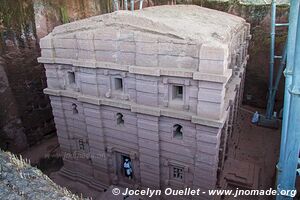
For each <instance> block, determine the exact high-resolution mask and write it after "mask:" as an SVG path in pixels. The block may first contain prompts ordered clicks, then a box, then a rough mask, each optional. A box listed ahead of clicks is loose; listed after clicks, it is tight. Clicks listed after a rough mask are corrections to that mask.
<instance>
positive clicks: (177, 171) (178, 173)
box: [172, 167, 183, 180]
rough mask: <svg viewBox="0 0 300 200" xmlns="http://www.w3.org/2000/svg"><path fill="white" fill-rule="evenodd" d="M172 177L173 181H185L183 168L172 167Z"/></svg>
mask: <svg viewBox="0 0 300 200" xmlns="http://www.w3.org/2000/svg"><path fill="white" fill-rule="evenodd" d="M172 168H173V169H172V177H173V179H177V180H183V168H181V167H172Z"/></svg>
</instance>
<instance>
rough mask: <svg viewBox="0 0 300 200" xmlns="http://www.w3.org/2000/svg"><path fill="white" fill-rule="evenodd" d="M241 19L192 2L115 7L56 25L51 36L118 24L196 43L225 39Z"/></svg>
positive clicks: (223, 40) (236, 27)
mask: <svg viewBox="0 0 300 200" xmlns="http://www.w3.org/2000/svg"><path fill="white" fill-rule="evenodd" d="M245 23H246V22H245V20H244V19H242V18H240V17H237V16H234V15H231V14H228V13H225V12H220V11H217V10H212V9H207V8H203V7H200V6H195V5H176V6H175V5H172V6H171V5H166V6H156V7H149V8H145V9H143V10H138V11H135V12H131V11H123V10H122V11H117V12H113V13H109V14H105V15H100V16H96V17H91V18H88V19H84V20H79V21H76V22H72V23H69V24H65V25H62V26H58V27H56V28H55V29H54V31H53V32H52V36H54V37H55V36H59V35H65V34H69V33H73V32H80V31H86V30H98V29H103V27H104V26H106V27H121V28H124V29H134V30H140V31H146V32H151V33H154V34H161V35H165V36H169V37H174V38H178V39H183V40H189V41H194V42H197V43H219V44H224V43H228V42H229V41H230V39H231V37H232V33H233V32H236V31H237V30H239V29H240V28H242V27H243V26H244V25H245Z"/></svg>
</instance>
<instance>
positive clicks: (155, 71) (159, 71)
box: [38, 57, 232, 83]
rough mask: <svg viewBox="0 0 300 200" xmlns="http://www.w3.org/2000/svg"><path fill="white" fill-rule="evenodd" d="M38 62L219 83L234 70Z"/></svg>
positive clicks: (100, 63) (40, 60)
mask: <svg viewBox="0 0 300 200" xmlns="http://www.w3.org/2000/svg"><path fill="white" fill-rule="evenodd" d="M38 62H40V63H44V64H65V65H72V66H73V67H84V68H95V69H97V68H98V69H110V70H119V71H126V72H129V73H132V74H142V75H148V76H157V77H159V76H170V77H184V78H192V79H193V80H202V81H210V82H218V83H226V82H227V81H228V80H229V78H230V77H231V74H232V70H231V69H227V71H226V73H224V75H218V74H206V73H201V72H197V71H192V70H184V69H171V68H158V67H141V66H130V65H122V64H116V63H111V62H99V61H92V60H76V59H64V58H45V57H39V58H38Z"/></svg>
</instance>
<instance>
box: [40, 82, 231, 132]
mask: <svg viewBox="0 0 300 200" xmlns="http://www.w3.org/2000/svg"><path fill="white" fill-rule="evenodd" d="M44 93H45V94H48V95H51V96H60V97H69V98H73V99H76V100H77V101H79V102H84V103H89V104H93V105H106V106H112V107H117V108H122V109H128V110H130V111H131V112H135V113H141V114H146V115H154V116H166V117H173V118H177V119H183V120H189V121H191V122H192V123H195V124H200V125H204V126H210V127H216V128H222V126H223V124H224V122H225V119H226V116H227V112H224V114H223V116H222V118H221V119H220V120H214V119H207V118H202V117H199V116H197V115H193V114H192V113H188V112H183V111H177V110H173V109H168V108H153V107H151V106H144V105H139V104H136V103H133V102H129V101H120V100H118V99H105V98H97V97H93V96H86V95H82V94H81V93H79V92H72V91H67V90H53V89H49V88H46V89H44Z"/></svg>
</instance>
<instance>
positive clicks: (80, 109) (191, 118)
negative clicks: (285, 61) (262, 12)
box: [39, 6, 249, 189]
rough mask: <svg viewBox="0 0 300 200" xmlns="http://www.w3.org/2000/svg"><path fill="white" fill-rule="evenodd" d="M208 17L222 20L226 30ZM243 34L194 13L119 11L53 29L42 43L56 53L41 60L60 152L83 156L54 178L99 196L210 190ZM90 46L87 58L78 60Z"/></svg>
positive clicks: (237, 85)
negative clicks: (128, 169) (111, 189)
mask: <svg viewBox="0 0 300 200" xmlns="http://www.w3.org/2000/svg"><path fill="white" fill-rule="evenodd" d="M158 11H159V12H158ZM200 11H201V12H200ZM174 12H175V13H176V12H177V13H180V14H181V15H178V17H177V18H174V16H172V15H173V13H174ZM159 13H164V16H161V17H160V18H157V17H158V16H159ZM199 13H201V14H199ZM207 14H214V15H217V16H221V17H223V18H224V19H226V20H227V24H228V26H226V29H225V30H226V31H224V27H223V24H222V22H219V21H218V20H217V19H216V18H214V17H210V18H208V16H209V15H207ZM157 15H158V16H157ZM171 16H172V17H173V18H172V20H174V21H172V20H171V21H170V17H171ZM180 16H185V17H182V18H181V17H180ZM201 17H203V18H205V17H206V20H204V21H203V19H199V18H201ZM183 19H184V20H186V21H184V20H183ZM218 19H219V18H218ZM224 19H222V20H224ZM101 20H102V21H101ZM176 20H177V21H176ZM222 20H221V21H222ZM207 21H209V24H208V23H207ZM179 22H181V23H182V27H181V26H178V24H177V23H179ZM121 23H123V24H126V25H127V26H126V28H123V29H122V30H121V29H120V27H123V25H121ZM196 23H200V24H197V25H196V27H193V28H191V27H189V26H188V25H190V26H192V25H193V24H196ZM147 24H151V25H152V26H151V27H150V26H149V27H147V26H146V25H147ZM204 25H206V26H207V29H203V28H201V30H200V28H199V27H203V26H204ZM80 27H81V28H80ZM83 27H84V28H83ZM132 27H135V28H132ZM148 29H151V31H149V30H148ZM84 33H87V34H86V35H89V37H86V35H85V34H84ZM72 35H73V36H76V39H73V36H72ZM248 36H249V26H248V25H247V24H246V23H245V21H244V20H242V19H240V18H237V17H233V16H231V15H227V14H223V13H220V12H216V11H211V10H208V9H204V8H198V7H195V6H174V7H169V6H163V7H156V8H148V9H145V10H143V11H138V12H134V13H130V12H123V11H120V12H116V13H112V14H109V15H103V16H99V17H95V18H91V19H87V20H84V21H78V22H75V23H71V24H69V25H65V26H60V27H57V28H56V29H55V30H54V31H53V32H52V33H51V34H50V35H48V36H47V37H45V38H44V39H41V41H42V46H43V45H45V46H44V48H42V49H43V50H44V49H48V50H55V57H54V58H52V57H51V55H50V54H45V55H49V57H45V56H44V55H42V57H41V58H39V61H40V62H43V63H46V64H45V68H46V74H47V83H48V88H47V89H45V93H47V94H49V95H50V97H51V104H52V105H53V114H54V117H55V122H56V128H57V130H58V137H59V142H60V144H61V147H62V149H63V151H66V152H79V153H83V154H85V155H87V156H86V157H85V158H81V159H80V160H76V159H74V158H73V159H72V158H70V159H65V160H66V163H65V166H64V169H63V170H62V174H64V175H65V176H67V177H69V178H71V179H74V180H78V181H80V179H79V178H78V177H80V178H82V179H84V181H86V182H89V183H90V185H93V186H95V187H96V185H99V186H101V187H100V188H102V189H103V188H105V187H106V186H107V185H109V184H120V185H124V186H127V185H128V184H129V185H138V186H141V187H153V188H165V187H176V188H178V187H187V186H189V187H199V188H201V189H212V188H214V187H215V186H216V183H217V179H218V177H217V175H218V173H217V172H218V170H219V169H221V168H222V165H223V162H222V160H224V158H225V154H224V153H223V154H222V153H221V152H223V150H221V149H220V148H221V147H225V146H226V142H227V140H226V139H225V140H223V139H222V140H221V138H223V136H222V137H221V135H222V133H223V132H224V131H223V132H222V130H229V129H228V128H227V127H228V126H231V125H232V123H233V122H234V116H232V115H234V114H233V113H234V112H236V110H237V106H238V105H239V102H240V100H241V92H240V91H242V89H243V78H244V74H245V70H244V68H245V64H246V62H247V50H246V49H247V47H248V39H249V37H248ZM81 37H82V38H81ZM60 38H65V39H66V42H65V44H64V45H62V44H63V43H64V40H62V41H61V40H60ZM83 38H84V39H83ZM46 40H51V41H55V40H59V41H60V43H59V44H54V46H51V45H46V44H47V43H48V42H46ZM83 40H85V42H84V43H83V42H82V41H83ZM78 41H79V42H78ZM92 44H94V47H93V48H90V49H88V51H91V53H90V55H95V57H94V58H93V56H87V57H85V58H84V59H83V58H80V57H78V56H79V54H77V53H76V52H78V51H80V50H81V49H87V48H88V46H90V45H92ZM237 52H238V53H237ZM57 53H59V55H57ZM233 61H234V62H233ZM224 127H225V128H224ZM178 128H179V129H178ZM178 130H179V131H178ZM225 132H226V133H225V134H230V132H229V131H228V132H227V131H225ZM178 134H179V135H178ZM122 156H126V157H128V158H130V159H131V162H132V165H133V170H134V177H133V179H132V180H128V179H126V177H124V176H122V173H123V172H122V167H121V166H122ZM77 163H80V165H78V168H77V169H76V171H72V168H71V166H72V165H75V164H76V165H77ZM174 171H177V172H178V173H180V174H181V175H178V176H180V177H181V178H179V179H176V177H173V176H174V175H173V173H175V172H174ZM84 181H83V182H84Z"/></svg>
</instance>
